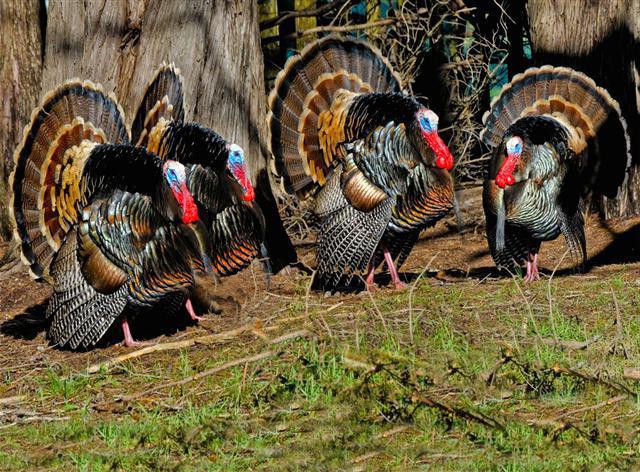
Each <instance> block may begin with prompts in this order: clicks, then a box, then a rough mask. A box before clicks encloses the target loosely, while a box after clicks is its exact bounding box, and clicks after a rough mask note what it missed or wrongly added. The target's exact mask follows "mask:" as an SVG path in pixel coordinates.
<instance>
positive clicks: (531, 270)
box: [524, 254, 540, 282]
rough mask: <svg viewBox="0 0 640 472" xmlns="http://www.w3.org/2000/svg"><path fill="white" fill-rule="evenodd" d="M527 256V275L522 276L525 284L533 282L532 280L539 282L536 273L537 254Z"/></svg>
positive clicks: (538, 275) (538, 276)
mask: <svg viewBox="0 0 640 472" xmlns="http://www.w3.org/2000/svg"><path fill="white" fill-rule="evenodd" d="M531 256H532V254H529V257H528V258H527V275H525V276H524V281H525V282H533V281H534V280H540V274H539V273H538V254H533V257H531Z"/></svg>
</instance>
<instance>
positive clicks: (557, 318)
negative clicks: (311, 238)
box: [0, 271, 640, 471]
mask: <svg viewBox="0 0 640 472" xmlns="http://www.w3.org/2000/svg"><path fill="white" fill-rule="evenodd" d="M305 290H306V289H305V285H304V281H299V282H298V286H297V287H296V288H295V289H294V291H295V293H297V294H298V296H297V297H296V298H292V299H281V300H279V301H278V302H277V303H278V306H270V307H269V310H268V311H269V313H272V312H275V311H276V310H281V313H282V317H283V318H285V317H299V318H298V320H297V321H296V322H294V323H289V324H283V325H277V323H276V324H274V325H273V326H274V330H273V334H269V335H270V336H271V337H275V336H276V335H280V334H285V333H287V332H291V331H293V330H295V329H300V328H306V329H309V330H312V331H313V332H314V333H315V337H312V338H297V339H292V340H289V341H284V342H282V343H279V344H277V345H274V346H268V345H267V344H266V343H265V342H264V341H261V340H260V339H259V338H257V337H252V336H244V337H241V338H238V339H235V340H232V341H230V342H225V343H222V344H220V345H212V346H198V347H194V348H193V349H190V350H183V351H179V352H172V353H168V354H166V355H158V357H154V356H150V357H148V358H141V359H136V360H132V361H129V362H126V363H124V364H122V365H119V366H117V367H115V368H112V369H111V370H109V371H104V370H103V371H102V372H100V373H98V374H95V375H92V376H89V375H85V374H84V373H83V372H82V371H79V370H73V369H71V368H70V367H67V366H65V365H60V364H55V365H51V366H49V367H48V368H46V369H45V370H40V371H39V372H38V373H37V374H35V375H33V376H31V377H28V378H22V379H20V381H19V382H18V380H16V379H15V378H12V379H10V380H9V381H7V382H5V386H8V385H12V386H14V389H13V390H11V391H7V393H6V394H4V395H0V396H8V395H17V394H23V395H27V397H28V399H29V401H28V403H23V404H20V405H19V406H20V408H25V409H32V410H34V411H36V412H39V414H41V415H43V414H45V413H46V415H48V416H51V417H54V418H60V417H65V418H66V419H63V420H60V421H41V420H38V421H35V420H34V421H33V422H32V423H29V422H20V420H19V419H18V420H17V421H19V424H16V425H14V426H7V425H5V427H4V428H3V429H2V430H0V469H2V470H19V469H34V468H38V469H50V470H60V469H71V470H91V471H93V470H158V469H160V470H164V469H170V470H174V469H179V470H232V471H233V470H247V469H251V470H254V469H265V470H273V469H280V468H285V469H303V468H312V469H313V468H315V469H322V470H326V469H341V470H342V469H345V468H346V469H350V468H356V469H364V470H381V469H382V470H389V469H396V470H406V469H415V468H429V467H431V468H436V469H439V470H440V469H443V470H502V471H520V470H527V471H528V470H585V469H592V468H599V469H598V470H616V469H621V468H622V469H629V468H634V466H636V467H637V465H638V457H639V455H640V444H639V441H638V436H637V431H638V427H639V423H640V414H639V411H638V410H639V405H640V403H639V401H638V399H637V395H638V394H640V386H639V385H638V384H637V383H636V384H634V383H631V382H630V381H625V380H624V379H623V377H622V372H623V368H624V367H633V366H636V365H637V364H638V360H639V359H640V356H639V351H638V347H639V346H640V325H639V321H638V319H637V306H638V302H639V301H640V300H639V294H638V290H637V286H636V284H635V280H634V274H631V273H629V274H627V273H625V272H624V271H623V272H621V273H619V274H616V275H615V276H612V277H610V278H606V277H605V278H595V279H594V278H577V277H567V278H556V279H554V280H553V281H552V283H551V286H549V284H548V283H547V282H546V281H543V282H541V283H538V284H533V285H531V286H527V287H525V286H524V284H523V283H522V280H521V279H516V280H508V279H505V280H500V281H491V282H488V283H482V284H479V283H478V281H477V280H469V281H461V282H458V283H455V284H450V283H448V284H443V283H441V282H439V281H437V280H435V279H426V280H422V281H419V282H418V283H417V286H416V289H415V291H414V292H413V295H412V297H413V298H412V301H411V307H412V308H411V309H409V301H408V300H409V296H410V293H409V291H406V292H403V293H394V292H390V291H382V292H379V293H376V294H375V295H374V296H373V300H371V299H370V297H369V296H368V295H366V294H364V295H362V294H361V295H358V296H352V297H345V298H339V299H338V298H324V297H322V296H314V295H312V296H310V298H309V299H308V300H306V301H305V297H304V294H305ZM521 290H522V292H521ZM614 297H615V300H616V301H617V304H618V310H619V311H618V317H619V318H620V320H621V321H622V326H621V327H620V328H619V329H618V328H616V325H614V321H615V319H616V308H615V302H614ZM340 301H343V302H344V303H343V304H342V305H341V306H339V307H337V308H331V307H332V306H333V305H335V304H336V303H339V302H340ZM305 307H308V314H309V319H308V320H305V318H304V317H300V316H301V315H304V313H305V309H306V308H305ZM410 326H411V328H410ZM620 330H621V331H620ZM620 332H621V333H622V338H619V337H617V335H618V333H620ZM594 336H599V339H598V340H597V341H595V342H592V343H590V344H589V345H587V346H586V348H584V349H574V348H567V347H566V346H567V345H564V346H565V347H563V345H562V342H569V343H571V342H582V341H585V340H588V339H591V338H593V337H594ZM615 341H622V342H623V343H624V346H625V348H626V353H627V356H626V357H625V356H624V355H623V354H622V351H621V350H620V349H614V347H615ZM265 349H274V350H276V355H274V356H272V357H269V358H268V359H265V360H262V361H259V362H254V363H247V364H244V365H240V366H238V367H234V368H231V369H226V370H223V371H222V372H220V373H219V374H216V375H214V376H210V377H205V378H203V379H200V380H197V381H193V382H189V383H187V384H185V385H183V386H178V387H172V388H167V389H161V390H158V391H156V392H151V393H149V394H146V395H143V396H141V397H139V398H137V399H136V400H133V401H131V402H127V403H122V402H118V401H116V400H117V397H118V396H122V395H129V394H132V393H135V392H140V391H142V390H144V389H147V388H149V387H150V386H153V385H161V384H164V383H168V382H171V381H175V380H180V379H184V378H187V377H189V376H192V375H194V374H197V373H198V372H202V371H204V370H206V369H209V368H212V367H215V366H219V365H222V364H224V363H225V362H228V361H231V360H233V359H238V358H241V357H244V356H250V355H252V354H255V353H258V352H261V351H264V350H265ZM619 395H626V396H627V397H626V398H623V399H618V400H616V401H615V402H613V403H611V404H606V402H607V400H609V399H612V398H613V399H616V397H617V396H619ZM1 411H3V410H2V407H1V406H0V412H1ZM7 411H9V412H10V411H11V410H10V409H9V410H7Z"/></svg>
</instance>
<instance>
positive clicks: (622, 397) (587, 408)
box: [554, 395, 628, 421]
mask: <svg viewBox="0 0 640 472" xmlns="http://www.w3.org/2000/svg"><path fill="white" fill-rule="evenodd" d="M627 398H628V395H617V396H615V397H613V398H609V399H608V400H605V401H603V402H600V403H596V404H595V405H591V406H585V407H583V408H578V409H577V410H572V411H568V412H566V413H562V414H561V415H559V416H556V417H555V419H554V420H555V421H558V420H560V419H562V418H566V417H567V416H572V415H576V414H578V413H584V412H585V411H592V410H597V409H599V408H602V407H603V406H608V405H614V404H615V403H619V402H621V401H622V400H625V399H627Z"/></svg>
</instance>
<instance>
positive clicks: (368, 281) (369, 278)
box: [365, 258, 376, 289]
mask: <svg viewBox="0 0 640 472" xmlns="http://www.w3.org/2000/svg"><path fill="white" fill-rule="evenodd" d="M375 272H376V266H375V265H373V258H371V262H369V269H368V270H367V279H366V280H365V283H366V284H367V288H368V289H372V288H374V283H373V275H374V274H375Z"/></svg>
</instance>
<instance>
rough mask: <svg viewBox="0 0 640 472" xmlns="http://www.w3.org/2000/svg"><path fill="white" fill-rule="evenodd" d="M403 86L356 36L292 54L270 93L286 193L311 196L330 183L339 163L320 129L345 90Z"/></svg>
mask: <svg viewBox="0 0 640 472" xmlns="http://www.w3.org/2000/svg"><path fill="white" fill-rule="evenodd" d="M400 84H401V81H400V77H399V76H398V75H397V74H396V73H395V72H394V71H393V69H392V68H391V65H390V63H389V61H388V60H387V59H386V58H385V57H384V56H383V55H382V53H381V52H380V51H379V50H378V49H376V48H374V47H373V46H371V45H370V44H367V43H365V42H362V41H358V40H354V39H346V38H340V37H336V36H328V37H326V38H322V39H320V40H317V41H314V42H313V43H311V44H309V45H307V46H306V47H305V48H304V49H303V50H302V51H301V52H300V54H298V55H295V56H293V57H291V58H289V60H287V63H286V64H285V66H284V69H283V70H281V71H280V73H278V76H277V77H276V81H275V85H274V88H273V90H272V91H271V93H270V94H269V115H268V119H267V121H268V123H269V129H270V132H271V137H270V140H269V144H270V148H271V153H272V155H273V161H272V167H273V171H274V173H275V174H276V175H278V176H280V177H282V184H283V186H284V189H285V191H287V192H288V193H291V194H296V195H298V197H300V198H305V197H307V196H309V195H310V194H311V193H312V192H313V191H314V190H316V189H317V188H318V187H319V186H322V185H324V184H325V181H326V178H327V175H328V172H329V171H330V169H331V168H332V166H333V163H332V156H325V155H324V154H323V151H322V148H321V143H320V136H319V133H318V128H319V124H321V121H322V119H323V116H325V115H326V113H324V114H323V112H326V111H328V110H329V109H330V108H331V107H332V105H333V104H334V99H335V98H336V93H337V92H338V91H339V90H346V91H348V92H351V93H355V94H357V93H369V92H399V91H400V89H401V85H400ZM347 96H348V94H347ZM337 126H339V125H337ZM336 132H339V131H336Z"/></svg>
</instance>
